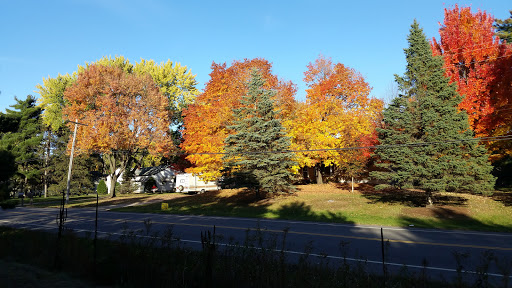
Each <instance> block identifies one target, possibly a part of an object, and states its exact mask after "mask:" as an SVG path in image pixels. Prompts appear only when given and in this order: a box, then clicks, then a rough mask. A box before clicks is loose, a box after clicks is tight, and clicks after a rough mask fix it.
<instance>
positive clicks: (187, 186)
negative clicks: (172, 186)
mask: <svg viewBox="0 0 512 288" xmlns="http://www.w3.org/2000/svg"><path fill="white" fill-rule="evenodd" d="M217 190H220V186H219V185H218V184H217V181H203V180H201V179H200V178H199V177H198V176H194V175H193V174H191V173H182V174H177V175H176V192H182V193H189V192H197V193H199V194H201V193H204V192H206V191H217Z"/></svg>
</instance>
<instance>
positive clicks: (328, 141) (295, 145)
mask: <svg viewBox="0 0 512 288" xmlns="http://www.w3.org/2000/svg"><path fill="white" fill-rule="evenodd" d="M307 68H308V70H307V71H306V72H305V73H304V76H305V77H304V81H305V82H306V84H307V85H308V87H309V89H307V90H306V92H307V99H306V103H303V104H301V107H302V108H301V109H296V110H295V111H296V113H295V114H294V115H293V117H290V118H289V119H288V120H287V121H285V122H284V126H285V127H287V128H288V130H289V131H290V132H289V133H290V136H291V137H292V149H293V150H316V149H320V150H321V149H336V148H338V149H339V148H348V147H354V146H361V144H368V143H370V142H371V141H370V140H371V139H376V138H375V137H371V135H373V136H375V125H376V123H377V120H378V119H380V113H381V111H382V106H383V102H382V101H381V100H378V99H373V98H371V97H370V96H369V95H370V91H371V87H370V85H369V84H368V83H367V82H366V81H365V79H364V77H363V76H362V75H361V74H360V73H358V72H357V71H355V70H354V69H352V68H349V67H346V66H345V65H343V64H341V63H336V64H333V63H332V61H331V59H328V58H325V57H323V56H320V57H319V58H318V59H316V60H315V62H314V63H310V64H309V65H308V66H307ZM369 141H370V142H369ZM366 152H367V151H366ZM366 152H365V151H363V150H353V151H351V152H350V153H345V152H341V151H336V150H328V151H307V152H301V153H298V161H299V164H300V166H303V167H304V166H308V167H316V169H317V173H316V174H317V183H319V182H321V181H322V179H321V177H320V165H321V164H323V165H325V166H329V165H331V164H335V165H336V166H337V167H341V166H344V165H346V164H352V165H351V166H352V170H354V169H356V168H355V167H354V166H358V167H359V168H361V167H362V166H364V165H365V164H366V161H367V159H368V158H369V153H366ZM356 163H359V164H357V165H355V164H356Z"/></svg>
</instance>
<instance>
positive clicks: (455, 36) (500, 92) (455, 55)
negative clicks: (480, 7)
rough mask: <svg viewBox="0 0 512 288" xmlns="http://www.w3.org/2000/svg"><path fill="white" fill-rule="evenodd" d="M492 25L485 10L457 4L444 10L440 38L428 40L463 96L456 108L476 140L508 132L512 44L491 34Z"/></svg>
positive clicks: (492, 30) (511, 85)
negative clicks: (478, 137)
mask: <svg viewBox="0 0 512 288" xmlns="http://www.w3.org/2000/svg"><path fill="white" fill-rule="evenodd" d="M493 23H494V18H493V17H492V16H491V15H489V14H487V13H486V12H485V11H483V12H482V11H478V12H476V13H473V12H471V8H470V7H464V8H459V7H458V6H457V5H455V7H454V8H453V9H445V17H444V22H443V24H442V25H441V28H440V30H439V34H440V36H441V38H440V40H439V41H437V40H436V39H435V38H434V39H432V49H433V53H434V55H443V58H444V67H445V69H446V75H447V76H448V77H449V78H450V80H451V82H453V83H456V84H457V87H458V92H459V94H460V95H462V97H463V100H462V102H461V103H460V105H459V109H461V110H465V111H467V113H468V116H469V122H470V126H471V128H472V129H473V130H474V131H475V133H476V136H499V135H505V134H507V133H508V131H510V130H511V128H512V126H511V125H512V124H511V123H512V113H510V111H511V110H510V109H511V108H512V94H511V93H510V91H511V89H512V70H511V69H510V67H512V65H511V64H512V45H511V44H508V43H506V42H503V41H500V39H499V38H498V37H497V36H495V29H494V27H493ZM501 144H503V143H498V145H501ZM503 152H504V151H501V152H500V153H503ZM510 152H511V151H508V152H506V151H505V153H506V154H510Z"/></svg>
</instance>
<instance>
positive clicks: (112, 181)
mask: <svg viewBox="0 0 512 288" xmlns="http://www.w3.org/2000/svg"><path fill="white" fill-rule="evenodd" d="M117 178H118V177H117V175H116V172H115V171H114V173H112V174H110V198H114V197H116V183H117Z"/></svg>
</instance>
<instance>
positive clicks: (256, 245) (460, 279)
mask: <svg viewBox="0 0 512 288" xmlns="http://www.w3.org/2000/svg"><path fill="white" fill-rule="evenodd" d="M144 224H145V226H144V227H145V229H143V230H138V231H132V230H128V229H127V227H125V229H124V232H123V233H122V236H120V237H119V238H117V239H113V238H112V237H110V238H111V239H101V240H98V243H97V251H96V253H97V258H96V259H97V260H96V263H94V257H93V255H94V252H95V251H94V246H93V241H92V240H91V237H90V236H91V235H86V236H88V237H78V235H77V234H75V233H73V232H72V231H66V233H64V235H63V237H62V238H61V242H60V249H61V251H60V253H59V254H60V258H59V259H60V261H61V263H59V264H60V265H58V267H60V268H59V272H64V273H66V274H67V275H70V276H71V277H75V278H79V279H82V280H83V281H85V282H87V283H90V285H91V286H95V285H101V286H105V285H106V286H118V287H223V288H224V287H493V286H492V285H491V283H489V281H488V278H487V276H486V271H485V269H483V270H482V271H481V274H479V275H478V277H476V278H475V279H474V281H475V282H474V283H467V282H465V281H467V280H466V279H465V278H464V273H463V272H462V271H461V272H460V273H457V277H455V279H454V280H453V281H446V280H444V281H441V280H439V281H433V280H432V279H429V277H428V276H427V273H426V272H425V271H421V272H419V273H418V274H413V273H411V272H409V271H407V270H406V269H402V270H401V271H400V272H398V273H395V274H392V273H389V274H387V276H386V277H384V276H382V275H377V274H373V273H371V272H370V269H369V267H368V264H366V263H365V262H364V261H361V262H359V264H355V265H349V264H348V262H347V261H346V260H342V261H340V262H337V263H333V262H330V261H329V259H328V258H327V257H316V256H312V255H311V251H312V247H310V246H308V247H305V248H304V254H302V255H300V256H297V257H296V258H292V257H290V256H289V255H287V253H285V249H286V247H284V246H283V245H284V243H285V242H286V241H285V240H286V234H287V233H286V232H287V231H284V232H285V233H284V237H283V238H278V237H277V236H271V237H267V236H264V235H263V232H262V231H261V230H255V231H247V235H246V239H245V241H244V242H243V243H235V242H233V241H232V240H230V239H221V238H222V237H221V236H219V235H216V233H215V229H213V230H212V231H205V232H204V233H202V234H201V235H200V236H201V238H200V241H199V239H198V242H199V243H200V247H201V249H199V250H192V249H190V248H186V247H184V246H183V242H182V241H180V240H179V239H177V238H176V237H175V235H174V234H173V229H172V227H168V229H167V230H166V231H165V232H163V233H154V232H152V229H151V228H152V223H151V221H150V220H146V221H145V222H144ZM198 236H199V235H198ZM198 238H199V237H198ZM221 240H222V242H223V243H224V244H219V241H221ZM55 243H56V235H54V234H50V233H45V232H40V231H28V230H15V229H10V228H5V227H0V247H1V249H0V258H1V259H4V260H5V261H10V262H18V263H26V264H30V265H33V266H37V267H41V268H43V269H48V270H51V269H53V267H54V266H53V265H54V263H53V260H54V255H55V253H56V251H55ZM225 243H229V244H225ZM345 248H346V247H345V245H343V243H340V251H341V252H342V253H341V254H342V255H346V249H345ZM461 261H462V260H461ZM484 268H485V267H484ZM373 271H375V270H373ZM508 271H510V269H509V270H508ZM56 272H57V271H56ZM508 279H509V278H508V277H506V278H504V280H503V282H502V283H497V285H498V286H496V287H508V282H505V281H507V280H508ZM4 284H5V283H4ZM14 285H15V284H14ZM0 286H2V285H1V284H0Z"/></svg>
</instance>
